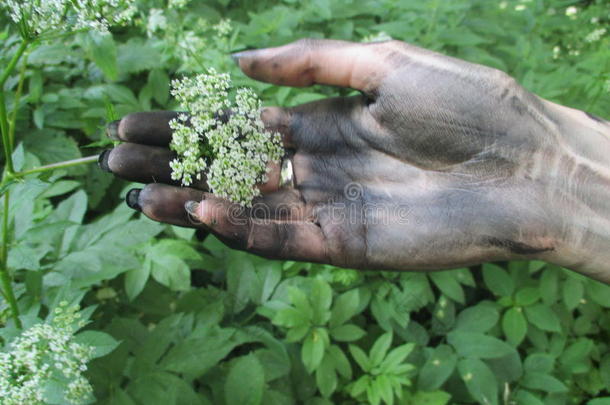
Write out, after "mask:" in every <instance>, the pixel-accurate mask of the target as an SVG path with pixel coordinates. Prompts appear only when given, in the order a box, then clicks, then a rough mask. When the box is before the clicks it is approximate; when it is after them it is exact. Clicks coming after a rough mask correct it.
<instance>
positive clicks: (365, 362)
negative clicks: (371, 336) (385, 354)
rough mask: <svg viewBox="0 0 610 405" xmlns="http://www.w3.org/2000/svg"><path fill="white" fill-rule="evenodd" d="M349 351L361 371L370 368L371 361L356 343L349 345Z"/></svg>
mask: <svg viewBox="0 0 610 405" xmlns="http://www.w3.org/2000/svg"><path fill="white" fill-rule="evenodd" d="M349 352H350V353H351V355H352V357H353V358H354V360H356V363H358V365H359V366H360V368H361V369H362V370H363V371H370V369H371V368H372V363H371V360H370V359H369V356H367V355H366V353H365V352H364V350H362V349H361V348H360V347H358V346H356V345H349Z"/></svg>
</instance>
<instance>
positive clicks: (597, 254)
mask: <svg viewBox="0 0 610 405" xmlns="http://www.w3.org/2000/svg"><path fill="white" fill-rule="evenodd" d="M546 106H547V108H548V111H549V113H550V115H551V116H552V118H553V121H554V122H556V124H557V127H558V132H557V134H556V138H557V139H556V142H555V143H556V144H557V150H558V153H557V158H556V159H554V162H550V165H549V166H550V167H549V171H550V172H551V181H550V183H549V196H550V202H551V203H552V204H553V206H554V211H555V212H556V214H555V217H556V218H555V221H556V224H555V228H556V229H557V231H558V234H559V235H558V238H557V246H556V249H555V251H554V252H553V254H552V255H551V256H552V257H549V258H548V260H549V261H552V262H555V263H557V264H560V265H562V266H564V267H567V268H570V269H572V270H575V271H577V272H579V273H582V274H584V275H587V276H589V277H592V278H594V279H597V280H600V281H603V282H606V283H610V203H609V202H610V123H609V122H607V121H604V120H603V119H601V118H597V117H594V116H592V115H589V114H587V113H584V112H582V111H579V110H574V109H571V108H568V107H564V106H560V105H557V104H554V103H550V102H546Z"/></svg>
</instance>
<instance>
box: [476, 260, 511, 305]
mask: <svg viewBox="0 0 610 405" xmlns="http://www.w3.org/2000/svg"><path fill="white" fill-rule="evenodd" d="M483 281H484V282H485V285H486V286H487V288H489V289H490V290H491V292H493V293H494V294H495V295H497V296H498V297H508V296H510V295H511V294H512V293H513V290H514V289H515V286H514V283H513V279H512V278H511V277H510V275H509V274H508V272H507V271H506V270H504V269H503V268H502V267H500V266H498V265H496V264H492V263H485V264H484V265H483Z"/></svg>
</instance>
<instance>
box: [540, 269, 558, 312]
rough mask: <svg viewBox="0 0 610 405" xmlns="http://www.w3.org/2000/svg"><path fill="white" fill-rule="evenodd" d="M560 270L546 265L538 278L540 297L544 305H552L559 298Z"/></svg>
mask: <svg viewBox="0 0 610 405" xmlns="http://www.w3.org/2000/svg"><path fill="white" fill-rule="evenodd" d="M560 270H561V269H560V268H559V266H555V265H548V266H547V268H546V269H545V270H544V272H543V273H542V276H541V277H540V295H541V296H542V300H543V301H544V303H545V304H546V305H552V304H554V303H555V302H557V299H558V298H559V297H558V289H559V280H558V273H559V271H560Z"/></svg>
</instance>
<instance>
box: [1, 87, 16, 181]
mask: <svg viewBox="0 0 610 405" xmlns="http://www.w3.org/2000/svg"><path fill="white" fill-rule="evenodd" d="M0 131H1V132H2V148H3V149H4V158H5V160H6V167H5V169H6V171H7V172H8V173H9V174H12V173H13V172H14V171H15V169H14V168H13V151H12V150H11V143H10V139H9V128H8V117H7V113H6V102H5V100H4V89H3V88H2V87H0Z"/></svg>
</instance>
